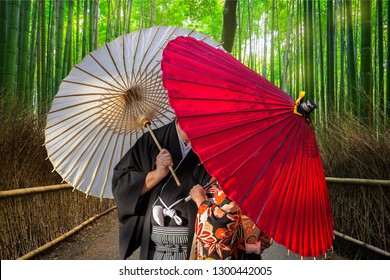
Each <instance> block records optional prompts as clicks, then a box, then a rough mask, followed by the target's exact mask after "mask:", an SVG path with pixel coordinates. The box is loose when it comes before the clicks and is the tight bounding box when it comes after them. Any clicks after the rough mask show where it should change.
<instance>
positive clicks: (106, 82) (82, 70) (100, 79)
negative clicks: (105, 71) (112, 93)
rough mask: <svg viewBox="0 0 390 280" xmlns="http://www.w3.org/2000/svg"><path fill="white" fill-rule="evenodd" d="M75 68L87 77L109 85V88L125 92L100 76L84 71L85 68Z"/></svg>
mask: <svg viewBox="0 0 390 280" xmlns="http://www.w3.org/2000/svg"><path fill="white" fill-rule="evenodd" d="M74 68H75V69H78V70H80V71H81V72H84V73H85V74H87V75H89V76H91V77H93V78H95V79H96V80H99V81H101V82H103V83H105V84H107V85H109V86H111V87H113V88H115V89H117V90H120V91H122V90H123V88H121V87H118V86H116V85H114V84H113V83H109V82H108V81H105V80H103V79H102V78H99V77H98V76H96V75H94V74H92V73H91V72H89V71H87V70H84V69H83V68H81V67H79V66H78V65H76V66H75V67H74Z"/></svg>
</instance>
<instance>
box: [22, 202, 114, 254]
mask: <svg viewBox="0 0 390 280" xmlns="http://www.w3.org/2000/svg"><path fill="white" fill-rule="evenodd" d="M115 208H116V206H113V207H111V208H109V209H107V210H106V211H104V212H102V213H100V214H96V215H95V216H93V217H91V218H89V219H88V220H86V221H84V222H83V223H82V224H80V225H78V226H77V227H75V228H73V229H71V230H70V231H68V232H66V233H65V234H63V235H61V236H59V237H57V238H56V239H54V240H52V241H50V242H48V243H46V244H45V245H43V246H41V247H39V248H37V249H35V250H33V251H31V252H29V253H27V254H25V255H23V256H21V257H19V258H18V259H17V260H28V259H31V258H32V257H34V256H35V255H37V254H38V253H41V252H43V251H45V250H47V249H49V248H50V247H52V246H54V245H56V244H58V243H59V242H61V241H62V240H64V239H65V238H67V237H69V236H71V235H72V234H74V233H76V232H77V231H79V230H80V229H82V228H83V227H85V226H86V225H88V224H90V223H91V222H93V221H94V220H96V219H97V218H100V217H101V216H103V215H105V214H107V213H109V212H111V211H112V210H114V209H115Z"/></svg>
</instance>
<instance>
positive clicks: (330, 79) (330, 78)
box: [325, 0, 334, 114]
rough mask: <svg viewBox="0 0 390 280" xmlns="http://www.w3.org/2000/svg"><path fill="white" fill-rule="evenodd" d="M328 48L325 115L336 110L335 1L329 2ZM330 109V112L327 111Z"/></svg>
mask: <svg viewBox="0 0 390 280" xmlns="http://www.w3.org/2000/svg"><path fill="white" fill-rule="evenodd" d="M327 4H328V5H327V12H328V14H327V30H326V33H327V42H326V45H327V48H326V60H327V64H328V65H327V66H328V67H327V71H326V72H327V88H326V92H327V98H326V100H327V102H328V104H327V106H326V107H327V108H326V109H325V114H327V113H328V110H330V111H333V109H334V23H333V0H328V2H327ZM327 109H328V110H327Z"/></svg>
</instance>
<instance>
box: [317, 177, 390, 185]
mask: <svg viewBox="0 0 390 280" xmlns="http://www.w3.org/2000/svg"><path fill="white" fill-rule="evenodd" d="M325 179H326V182H328V183H335V184H346V185H380V186H390V180H374V179H357V178H334V177H326V178H325Z"/></svg>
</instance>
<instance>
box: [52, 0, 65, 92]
mask: <svg viewBox="0 0 390 280" xmlns="http://www.w3.org/2000/svg"><path fill="white" fill-rule="evenodd" d="M56 5H58V6H57V7H58V15H57V22H56V23H57V34H56V35H57V36H56V72H55V87H54V91H51V92H49V94H50V96H54V95H55V94H56V92H57V91H58V88H59V86H60V83H61V81H62V67H63V65H62V62H63V55H64V42H63V41H64V14H65V2H64V1H59V3H56Z"/></svg>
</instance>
